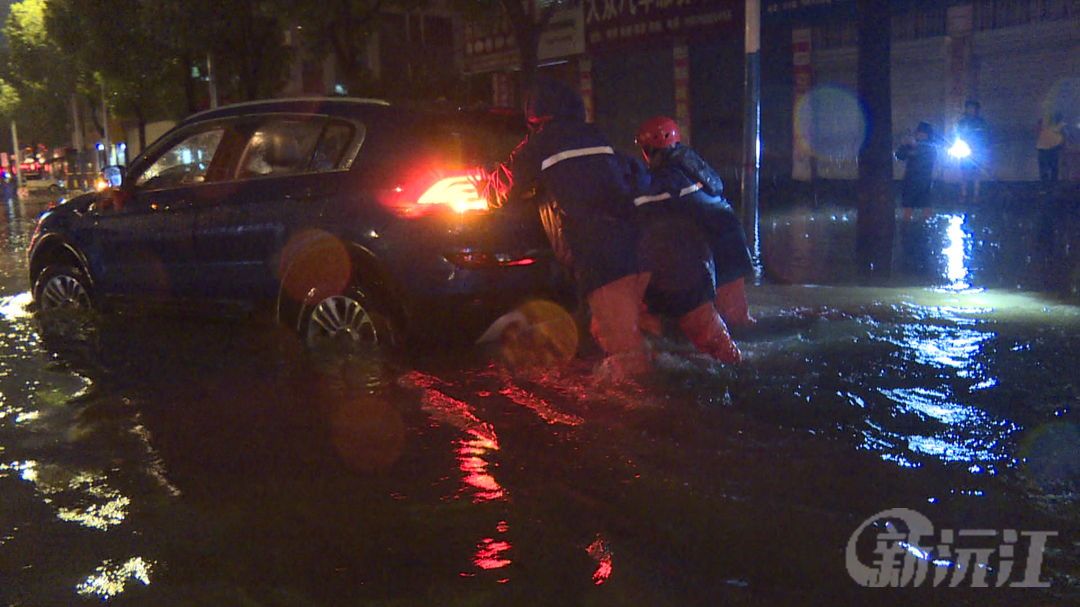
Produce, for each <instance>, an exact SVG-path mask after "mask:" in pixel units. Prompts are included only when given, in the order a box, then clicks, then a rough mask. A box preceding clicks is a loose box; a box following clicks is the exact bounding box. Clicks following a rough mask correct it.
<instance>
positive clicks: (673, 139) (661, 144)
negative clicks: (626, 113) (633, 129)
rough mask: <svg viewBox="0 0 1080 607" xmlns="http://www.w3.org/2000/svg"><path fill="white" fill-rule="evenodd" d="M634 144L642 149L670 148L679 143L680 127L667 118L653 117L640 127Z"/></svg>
mask: <svg viewBox="0 0 1080 607" xmlns="http://www.w3.org/2000/svg"><path fill="white" fill-rule="evenodd" d="M634 143H636V144H638V146H640V147H642V148H653V149H657V150H662V149H664V148H669V147H671V146H673V145H675V144H676V143H679V127H678V125H676V124H675V121H674V120H672V119H671V118H668V117H667V116H653V117H652V118H649V119H648V120H646V121H645V122H642V123H641V126H639V127H638V130H637V136H636V137H634Z"/></svg>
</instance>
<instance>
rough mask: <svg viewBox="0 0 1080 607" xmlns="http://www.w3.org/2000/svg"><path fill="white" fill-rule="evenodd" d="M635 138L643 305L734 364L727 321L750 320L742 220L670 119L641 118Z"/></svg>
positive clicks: (735, 351)
mask: <svg viewBox="0 0 1080 607" xmlns="http://www.w3.org/2000/svg"><path fill="white" fill-rule="evenodd" d="M635 142H636V143H637V145H638V146H639V147H640V148H641V151H642V153H643V155H644V157H645V160H646V162H647V163H648V168H647V170H645V168H644V167H642V168H639V169H638V170H636V171H633V173H634V174H635V176H636V178H637V179H636V182H637V188H638V189H639V194H638V196H636V197H635V198H634V204H635V205H636V206H637V207H638V210H639V213H640V218H641V222H642V231H643V239H642V248H643V253H642V258H643V261H644V263H645V264H646V268H648V269H649V270H651V271H652V274H653V281H652V283H651V284H650V290H649V292H648V293H647V295H646V301H647V304H648V306H649V308H650V310H655V311H660V312H662V313H665V314H669V315H671V316H674V317H675V318H676V319H677V322H678V324H679V327H680V328H681V329H682V331H683V333H685V334H686V336H687V337H688V338H689V339H690V341H691V342H692V343H693V344H694V346H695V347H696V348H697V349H698V350H699V351H700V352H702V353H705V354H708V355H710V356H712V357H714V358H716V359H718V360H720V361H721V362H724V363H727V364H733V363H737V362H739V361H740V360H741V359H742V354H741V352H740V351H739V348H738V346H737V345H736V344H735V342H734V341H733V340H732V339H731V336H730V334H729V333H728V329H727V325H728V324H732V325H740V326H748V325H751V324H753V323H754V322H755V321H754V319H753V317H751V316H750V311H749V306H748V305H747V303H746V292H745V287H744V278H745V276H746V275H747V274H749V273H751V272H752V270H753V265H752V262H751V259H750V251H749V249H748V248H747V245H746V234H745V233H744V232H743V228H742V223H741V222H740V221H739V218H738V217H737V216H736V215H735V211H734V210H733V209H732V208H731V205H729V204H728V202H727V201H726V200H725V199H724V197H723V189H724V185H723V180H722V179H721V178H720V176H719V175H718V174H717V173H716V171H715V170H713V168H712V167H710V166H709V164H708V163H707V162H705V160H704V159H702V158H701V156H699V155H698V154H697V152H695V151H694V150H693V149H691V148H690V147H688V146H684V145H682V142H681V141H680V136H679V129H678V125H676V123H675V121H674V120H672V119H671V118H668V117H666V116H655V117H653V118H650V119H649V120H646V121H645V122H644V123H642V124H641V126H640V127H639V128H638V130H637V136H636V138H635ZM725 321H726V322H725Z"/></svg>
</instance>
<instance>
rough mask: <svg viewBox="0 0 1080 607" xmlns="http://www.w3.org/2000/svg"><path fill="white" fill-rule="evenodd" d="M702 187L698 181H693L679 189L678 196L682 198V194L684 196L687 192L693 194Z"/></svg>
mask: <svg viewBox="0 0 1080 607" xmlns="http://www.w3.org/2000/svg"><path fill="white" fill-rule="evenodd" d="M702 187H703V186H702V185H701V182H700V181H699V182H697V183H695V184H694V185H688V186H686V187H685V188H683V189H681V190H679V198H682V197H683V196H686V195H687V194H693V193H694V192H696V191H698V190H700V189H701V188H702Z"/></svg>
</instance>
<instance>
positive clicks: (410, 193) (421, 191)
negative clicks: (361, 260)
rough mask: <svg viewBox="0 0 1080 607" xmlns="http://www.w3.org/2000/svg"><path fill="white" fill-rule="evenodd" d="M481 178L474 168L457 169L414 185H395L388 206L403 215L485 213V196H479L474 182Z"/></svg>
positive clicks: (486, 206)
mask: <svg viewBox="0 0 1080 607" xmlns="http://www.w3.org/2000/svg"><path fill="white" fill-rule="evenodd" d="M481 178H482V175H480V174H479V173H477V172H475V171H457V172H454V173H450V174H448V175H444V176H441V179H440V178H439V177H434V178H431V179H428V180H427V183H426V184H422V185H418V186H415V187H409V186H399V187H397V188H394V191H393V192H392V193H391V195H390V197H389V198H390V200H389V201H387V202H388V204H387V206H388V207H389V208H391V209H392V210H393V211H394V212H395V213H397V214H399V215H402V216H404V217H418V216H420V215H426V214H428V213H435V212H447V211H452V212H457V213H486V212H487V210H488V203H487V200H486V199H484V198H482V197H481V196H480V192H479V190H478V189H477V185H476V184H477V183H479V181H480V179H481ZM432 179H433V180H434V183H431V181H432ZM425 185H426V186H427V187H426V188H425V187H424V186H425Z"/></svg>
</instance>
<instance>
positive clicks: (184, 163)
mask: <svg viewBox="0 0 1080 607" xmlns="http://www.w3.org/2000/svg"><path fill="white" fill-rule="evenodd" d="M224 132H225V129H224V127H218V128H214V129H211V130H206V131H200V132H198V133H194V134H192V135H189V136H188V137H185V138H184V139H182V140H181V141H180V142H179V143H177V144H176V145H174V146H172V147H171V148H169V149H168V150H167V151H166V152H165V153H163V154H162V155H161V156H159V157H158V158H157V160H155V161H154V162H153V163H152V164H151V165H150V166H149V167H147V168H146V170H144V171H143V172H142V173H141V174H139V176H138V177H136V179H135V185H136V187H140V188H144V189H150V190H157V189H163V188H171V187H178V186H181V185H191V184H196V183H202V182H203V181H205V180H206V172H207V170H208V169H209V168H210V163H211V162H212V161H213V159H214V154H215V153H216V152H217V149H218V146H219V144H220V143H221V138H222V135H223V134H224Z"/></svg>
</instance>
